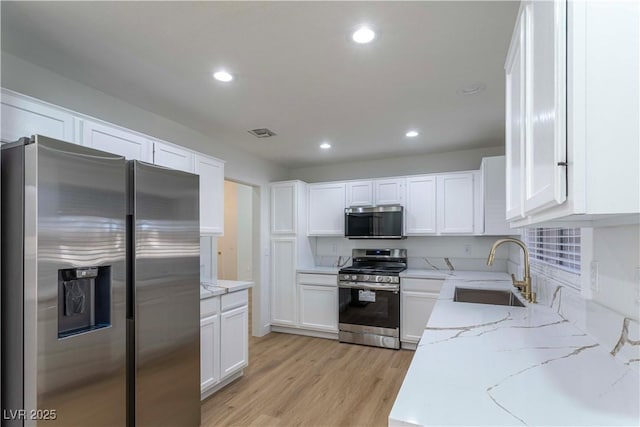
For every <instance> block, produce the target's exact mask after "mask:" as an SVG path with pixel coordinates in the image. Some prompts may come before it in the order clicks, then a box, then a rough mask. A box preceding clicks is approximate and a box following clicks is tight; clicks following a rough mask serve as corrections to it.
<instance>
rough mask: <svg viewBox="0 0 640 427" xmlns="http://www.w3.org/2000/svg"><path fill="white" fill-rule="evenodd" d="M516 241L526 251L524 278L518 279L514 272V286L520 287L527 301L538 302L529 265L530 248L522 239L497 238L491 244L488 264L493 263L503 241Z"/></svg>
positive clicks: (512, 278)
mask: <svg viewBox="0 0 640 427" xmlns="http://www.w3.org/2000/svg"><path fill="white" fill-rule="evenodd" d="M507 242H509V243H515V244H516V245H518V246H520V247H521V248H522V251H523V252H524V279H523V280H516V276H515V275H514V274H512V275H511V280H513V286H515V287H516V288H518V289H519V290H520V292H521V293H522V295H523V296H524V297H525V299H526V300H527V301H529V302H530V303H534V304H535V302H536V293H535V292H533V291H532V290H531V269H530V267H529V250H528V249H527V245H525V244H524V242H523V241H522V240H519V239H513V238H511V237H508V238H506V239H500V240H496V241H495V242H494V243H493V246H491V250H490V251H489V258H487V265H491V264H493V259H494V258H495V256H496V249H497V248H498V246H500V245H501V244H503V243H507Z"/></svg>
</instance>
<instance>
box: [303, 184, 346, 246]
mask: <svg viewBox="0 0 640 427" xmlns="http://www.w3.org/2000/svg"><path fill="white" fill-rule="evenodd" d="M344 198H345V185H344V183H333V184H311V185H309V210H308V212H309V220H308V223H307V224H308V229H307V234H308V235H309V236H344Z"/></svg>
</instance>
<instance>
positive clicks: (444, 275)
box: [400, 268, 457, 279]
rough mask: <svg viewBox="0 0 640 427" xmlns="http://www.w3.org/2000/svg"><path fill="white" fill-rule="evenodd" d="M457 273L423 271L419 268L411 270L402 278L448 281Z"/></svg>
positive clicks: (401, 275) (406, 271) (404, 272)
mask: <svg viewBox="0 0 640 427" xmlns="http://www.w3.org/2000/svg"><path fill="white" fill-rule="evenodd" d="M454 273H457V272H456V271H443V270H421V269H417V268H410V269H407V270H405V271H403V272H402V273H400V277H401V278H402V277H407V278H412V279H448V278H449V277H451V275H452V274H454Z"/></svg>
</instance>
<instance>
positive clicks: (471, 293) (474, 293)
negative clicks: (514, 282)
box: [453, 288, 524, 307]
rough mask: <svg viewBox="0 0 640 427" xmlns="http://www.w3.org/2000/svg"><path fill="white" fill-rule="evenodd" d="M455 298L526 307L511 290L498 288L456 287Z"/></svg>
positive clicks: (481, 302) (473, 301)
mask: <svg viewBox="0 0 640 427" xmlns="http://www.w3.org/2000/svg"><path fill="white" fill-rule="evenodd" d="M453 300H454V301H457V302H472V303H475V304H493V305H509V306H515V307H524V304H523V303H522V302H521V301H520V300H519V299H518V298H517V297H516V296H515V295H514V293H513V292H511V291H506V290H504V291H502V290H497V289H474V288H456V289H455V291H454V294H453Z"/></svg>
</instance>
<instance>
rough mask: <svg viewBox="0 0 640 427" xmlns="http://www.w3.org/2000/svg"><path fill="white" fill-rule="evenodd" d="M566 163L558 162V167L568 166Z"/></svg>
mask: <svg viewBox="0 0 640 427" xmlns="http://www.w3.org/2000/svg"><path fill="white" fill-rule="evenodd" d="M568 165H569V164H568V163H567V162H558V166H568Z"/></svg>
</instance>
